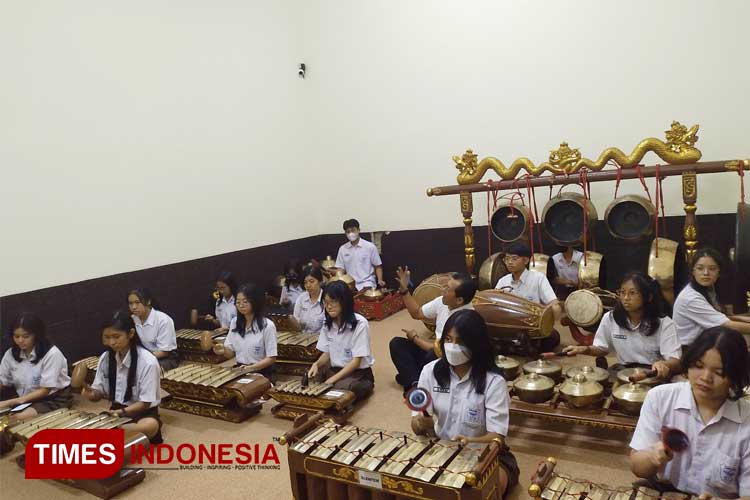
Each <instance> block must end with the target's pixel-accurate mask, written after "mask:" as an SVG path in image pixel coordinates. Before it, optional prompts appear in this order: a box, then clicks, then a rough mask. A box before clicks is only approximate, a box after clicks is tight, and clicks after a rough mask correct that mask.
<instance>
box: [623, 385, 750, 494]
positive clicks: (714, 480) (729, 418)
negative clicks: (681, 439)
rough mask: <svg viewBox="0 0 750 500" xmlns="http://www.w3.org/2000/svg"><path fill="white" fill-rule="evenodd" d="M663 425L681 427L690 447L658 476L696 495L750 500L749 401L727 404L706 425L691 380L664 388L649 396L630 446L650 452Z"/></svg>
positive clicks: (676, 456) (652, 391)
mask: <svg viewBox="0 0 750 500" xmlns="http://www.w3.org/2000/svg"><path fill="white" fill-rule="evenodd" d="M662 426H667V427H674V428H677V429H680V430H681V431H682V432H684V433H685V434H687V436H688V438H689V439H690V446H689V447H688V449H687V450H685V451H683V452H681V453H675V454H674V458H672V460H670V461H669V462H667V465H666V466H665V468H664V471H663V472H662V473H660V474H659V477H661V478H662V479H664V480H667V481H669V482H671V483H672V485H674V486H675V487H676V488H677V489H679V490H681V491H685V492H688V493H691V494H693V495H700V494H701V493H704V492H707V493H710V494H711V495H713V496H715V497H721V498H737V497H738V496H739V497H747V496H750V402H748V401H743V400H739V401H730V400H726V401H725V402H724V404H723V405H722V406H721V408H719V412H718V413H717V414H716V415H714V417H713V418H712V419H711V421H710V422H708V423H707V424H704V423H703V419H702V418H701V416H700V413H699V412H698V408H697V406H696V404H695V399H694V397H693V392H692V390H691V388H690V382H679V383H675V384H665V385H661V386H659V387H654V388H653V389H651V390H650V391H648V394H646V401H645V402H644V403H643V407H642V408H641V416H640V418H639V419H638V425H637V427H636V428H635V433H634V434H633V439H632V440H631V441H630V447H631V448H633V449H634V450H637V451H643V450H647V449H649V448H651V446H653V445H654V444H655V443H656V442H658V441H659V440H660V437H659V435H660V432H661V428H662Z"/></svg>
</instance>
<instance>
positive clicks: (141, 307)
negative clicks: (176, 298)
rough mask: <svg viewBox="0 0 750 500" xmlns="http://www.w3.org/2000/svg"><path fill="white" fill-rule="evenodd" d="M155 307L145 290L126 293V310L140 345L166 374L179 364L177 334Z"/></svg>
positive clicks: (166, 318)
mask: <svg viewBox="0 0 750 500" xmlns="http://www.w3.org/2000/svg"><path fill="white" fill-rule="evenodd" d="M156 307H157V305H156V301H154V298H153V296H152V295H151V291H150V290H148V289H147V288H135V289H133V290H130V291H129V292H128V308H129V309H130V313H131V314H132V317H133V321H134V322H135V329H136V331H137V332H138V337H139V338H140V339H141V345H143V347H145V348H146V349H148V350H149V351H150V352H151V354H153V355H154V356H156V359H158V360H159V366H161V368H162V370H164V371H165V372H166V371H169V370H172V369H174V368H177V365H178V364H180V359H179V357H178V356H177V334H176V332H175V330H174V321H173V320H172V318H170V317H169V316H168V315H167V314H165V313H163V312H161V311H158V310H157V309H156Z"/></svg>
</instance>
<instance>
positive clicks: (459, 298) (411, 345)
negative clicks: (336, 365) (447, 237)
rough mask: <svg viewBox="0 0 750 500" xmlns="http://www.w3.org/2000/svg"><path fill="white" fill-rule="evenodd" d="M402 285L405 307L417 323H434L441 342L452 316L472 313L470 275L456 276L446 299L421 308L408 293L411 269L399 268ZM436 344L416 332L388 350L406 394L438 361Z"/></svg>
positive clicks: (397, 340) (393, 342) (474, 288)
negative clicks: (433, 321)
mask: <svg viewBox="0 0 750 500" xmlns="http://www.w3.org/2000/svg"><path fill="white" fill-rule="evenodd" d="M397 275H398V281H399V284H400V289H399V292H401V294H403V296H404V305H405V306H406V309H407V310H408V311H409V314H411V317H412V318H414V319H416V320H425V319H431V320H435V336H436V338H437V339H438V340H440V337H442V335H443V327H444V326H445V322H446V321H447V320H448V317H450V315H451V314H453V313H455V312H456V311H460V310H463V309H473V306H472V305H471V301H472V299H473V298H474V294H475V293H476V291H477V285H476V282H475V281H474V279H473V278H472V277H471V276H469V275H468V274H462V273H453V275H452V276H451V279H450V280H449V281H448V286H447V287H446V288H445V289H444V290H443V295H442V296H441V297H437V298H436V299H433V300H431V301H430V302H428V303H426V304H425V305H423V306H422V307H420V306H419V304H417V301H416V300H415V299H414V297H412V295H411V294H410V293H409V283H410V277H411V273H410V272H409V268H408V267H405V268H403V269H402V268H401V267H399V268H398V270H397ZM434 347H435V343H434V341H432V340H425V339H422V338H420V337H419V335H417V332H415V331H414V330H406V338H403V337H394V338H393V339H391V342H390V345H389V348H390V351H391V360H392V361H393V364H394V366H395V367H396V371H397V372H398V373H397V374H396V382H398V384H399V385H401V386H402V387H403V388H404V392H406V391H407V390H409V389H411V388H412V386H414V385H415V384H416V383H417V381H418V380H419V374H420V372H421V371H422V368H424V366H425V365H426V364H427V363H429V362H430V361H434V360H435V350H434Z"/></svg>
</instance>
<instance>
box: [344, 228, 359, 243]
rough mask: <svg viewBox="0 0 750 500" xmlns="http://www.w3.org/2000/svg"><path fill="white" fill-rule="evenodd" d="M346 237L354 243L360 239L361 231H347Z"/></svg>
mask: <svg viewBox="0 0 750 500" xmlns="http://www.w3.org/2000/svg"><path fill="white" fill-rule="evenodd" d="M346 237H347V239H348V240H349V241H351V242H352V243H354V242H355V241H357V240H358V239H359V233H357V232H355V231H352V232H349V233H346Z"/></svg>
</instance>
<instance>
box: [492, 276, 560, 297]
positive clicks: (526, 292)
mask: <svg viewBox="0 0 750 500" xmlns="http://www.w3.org/2000/svg"><path fill="white" fill-rule="evenodd" d="M495 288H496V289H498V290H502V291H504V292H508V293H512V294H513V295H517V296H519V297H523V298H524V299H526V300H530V301H532V302H536V303H537V304H542V305H547V304H549V303H550V302H552V301H553V300H557V295H555V291H554V290H553V289H552V285H550V284H549V280H548V279H547V276H545V275H544V274H542V273H540V272H538V271H529V270H528V269H524V270H523V273H522V274H521V277H520V278H519V279H518V281H514V280H513V274H512V273H508V274H506V275H505V276H503V277H502V278H500V279H499V280H498V281H497V285H495Z"/></svg>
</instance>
